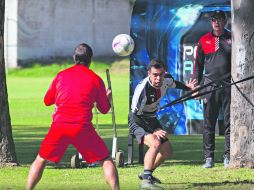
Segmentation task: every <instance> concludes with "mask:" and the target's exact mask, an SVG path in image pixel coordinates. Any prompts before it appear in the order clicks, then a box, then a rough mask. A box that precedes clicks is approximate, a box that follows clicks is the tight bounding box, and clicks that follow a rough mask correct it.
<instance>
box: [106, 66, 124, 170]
mask: <svg viewBox="0 0 254 190" xmlns="http://www.w3.org/2000/svg"><path fill="white" fill-rule="evenodd" d="M106 74H107V81H108V88H109V89H110V90H111V93H112V88H111V80H110V75H109V70H108V69H107V70H106ZM110 103H111V111H112V125H113V132H114V134H113V142H112V154H111V157H112V158H113V159H114V160H115V164H116V166H117V167H123V166H124V153H123V151H121V150H119V149H118V142H117V132H116V122H115V110H114V104H113V93H112V97H111V102H110Z"/></svg>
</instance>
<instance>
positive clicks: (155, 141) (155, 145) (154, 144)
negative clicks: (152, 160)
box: [151, 138, 161, 150]
mask: <svg viewBox="0 0 254 190" xmlns="http://www.w3.org/2000/svg"><path fill="white" fill-rule="evenodd" d="M160 146H161V142H160V140H158V139H157V138H154V139H153V140H152V143H151V147H152V148H154V149H156V150H159V149H160Z"/></svg>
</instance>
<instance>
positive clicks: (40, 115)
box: [0, 60, 254, 190]
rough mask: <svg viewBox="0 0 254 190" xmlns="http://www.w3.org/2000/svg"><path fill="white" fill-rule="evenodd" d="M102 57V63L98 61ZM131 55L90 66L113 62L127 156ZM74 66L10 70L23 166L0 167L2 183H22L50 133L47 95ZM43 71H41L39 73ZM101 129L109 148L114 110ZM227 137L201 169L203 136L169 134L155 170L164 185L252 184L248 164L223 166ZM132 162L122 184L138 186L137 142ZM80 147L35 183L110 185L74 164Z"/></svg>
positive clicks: (50, 186) (120, 138) (121, 142)
mask: <svg viewBox="0 0 254 190" xmlns="http://www.w3.org/2000/svg"><path fill="white" fill-rule="evenodd" d="M98 62H100V64H98ZM96 63H97V64H96ZM128 64H129V63H128V61H127V60H122V61H116V62H113V63H112V64H108V63H104V62H101V61H97V62H95V64H94V65H93V66H92V67H93V68H94V69H95V70H96V72H97V73H98V74H99V75H100V76H102V77H103V79H104V81H105V79H106V76H105V69H106V68H110V71H111V80H112V88H113V96H114V104H115V111H116V122H117V128H118V130H117V132H118V141H119V147H120V148H121V149H122V150H123V151H124V153H125V159H127V135H128V126H127V114H128V108H129V103H128V100H129V98H128V95H129V74H128V71H129V69H128ZM68 66H70V63H68V62H66V63H64V64H61V65H59V64H58V63H56V64H54V65H53V66H49V65H47V66H40V64H38V65H37V66H34V67H32V68H25V69H19V70H11V71H9V73H8V76H7V83H8V93H9V104H10V113H11V119H12V126H13V136H14V141H15V145H16V153H17V156H18V160H19V162H20V164H21V167H17V168H1V169H0V189H24V187H25V181H26V177H27V174H28V170H29V167H30V164H31V163H32V161H33V160H34V158H35V156H36V155H37V153H38V150H39V147H40V144H41V141H42V140H43V138H44V136H45V135H46V133H47V131H48V129H49V126H50V123H51V115H52V111H53V107H46V106H44V105H43V96H44V94H45V92H46V90H47V88H48V86H49V84H50V82H51V81H52V79H53V77H54V75H55V73H57V72H58V71H59V70H61V69H64V68H66V67H68ZM38 73H39V74H38ZM105 82H106V81H105ZM98 132H99V134H100V135H101V136H102V138H103V139H104V141H105V142H106V144H107V145H108V147H109V149H111V144H112V128H111V116H110V114H108V115H106V116H103V115H101V114H100V115H99V129H98ZM223 139H224V138H223V137H219V136H217V137H216V153H215V155H216V157H215V161H216V166H215V167H214V168H212V169H203V168H202V167H201V166H202V164H203V152H202V137H201V136H198V135H197V136H173V135H172V136H170V140H171V142H172V145H173V149H174V153H175V155H174V156H173V158H172V159H170V160H169V161H167V162H166V163H165V164H163V165H162V166H161V167H159V168H158V170H156V171H155V173H154V175H155V176H157V177H159V178H160V179H161V180H162V181H163V184H162V187H164V188H165V189H199V190H203V189H249V190H253V189H254V171H253V170H250V169H225V168H224V167H223V165H222V155H223V143H224V140H223ZM134 152H135V153H134V160H135V162H134V165H132V166H129V167H126V168H120V169H118V171H119V177H120V184H121V189H126V190H132V189H134V190H135V189H139V183H140V181H139V180H138V178H137V174H138V173H139V172H141V171H142V169H143V166H142V165H139V164H137V160H138V158H137V144H136V143H135V150H134ZM75 153H76V151H75V149H73V147H69V149H68V151H67V152H66V154H65V155H64V157H63V158H62V162H61V164H60V168H59V169H56V168H55V166H54V164H52V163H50V164H49V166H48V167H47V168H46V170H45V172H44V175H43V178H42V180H41V182H40V183H39V184H38V186H37V189H59V190H60V189H107V185H106V184H105V181H104V179H103V177H102V169H101V168H100V167H95V168H83V169H70V159H71V156H72V155H73V154H75Z"/></svg>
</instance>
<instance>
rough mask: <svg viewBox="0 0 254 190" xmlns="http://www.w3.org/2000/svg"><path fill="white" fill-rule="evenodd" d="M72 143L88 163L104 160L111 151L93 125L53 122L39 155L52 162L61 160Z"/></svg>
mask: <svg viewBox="0 0 254 190" xmlns="http://www.w3.org/2000/svg"><path fill="white" fill-rule="evenodd" d="M69 144H72V145H73V146H74V147H75V148H76V149H77V150H78V152H79V153H80V154H81V155H82V157H83V159H84V160H86V161H87V162H88V163H92V162H97V161H101V160H104V159H106V158H108V157H109V155H110V154H109V151H108V149H107V146H106V144H105V143H104V141H103V140H102V139H101V138H100V137H99V135H98V134H97V133H96V131H95V129H94V128H93V127H92V126H84V125H78V124H64V123H53V124H52V125H51V127H50V129H49V132H48V134H47V135H46V137H45V139H44V140H43V142H42V145H41V148H40V151H39V155H40V156H41V157H42V158H44V159H46V160H49V161H51V162H56V163H57V162H59V161H60V160H61V158H62V156H63V155H64V153H65V151H66V149H67V147H68V145H69Z"/></svg>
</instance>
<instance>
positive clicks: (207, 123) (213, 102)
mask: <svg viewBox="0 0 254 190" xmlns="http://www.w3.org/2000/svg"><path fill="white" fill-rule="evenodd" d="M230 102H231V88H226V89H222V90H218V91H215V92H213V93H212V94H211V96H210V97H209V99H208V100H207V103H204V132H203V143H204V154H205V158H208V157H211V158H214V150H215V125H216V121H217V118H218V114H219V110H220V108H222V113H223V117H224V118H223V119H224V126H225V133H224V135H225V145H224V148H225V153H224V156H227V157H228V158H229V156H230Z"/></svg>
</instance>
